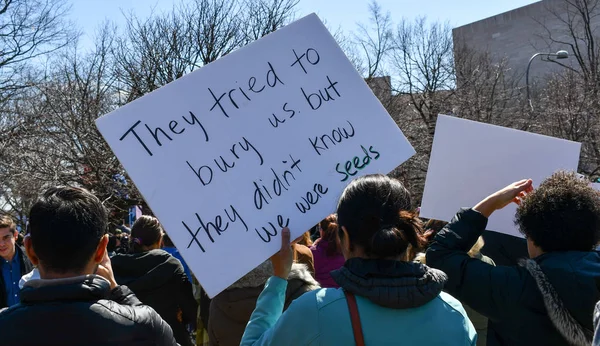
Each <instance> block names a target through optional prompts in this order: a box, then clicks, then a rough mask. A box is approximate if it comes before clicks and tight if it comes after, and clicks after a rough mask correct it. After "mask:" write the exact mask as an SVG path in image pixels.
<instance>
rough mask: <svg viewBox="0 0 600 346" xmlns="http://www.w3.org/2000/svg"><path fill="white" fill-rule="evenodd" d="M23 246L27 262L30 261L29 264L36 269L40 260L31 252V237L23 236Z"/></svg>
mask: <svg viewBox="0 0 600 346" xmlns="http://www.w3.org/2000/svg"><path fill="white" fill-rule="evenodd" d="M24 245H25V253H26V254H27V257H28V258H29V261H31V264H33V265H34V266H36V267H37V266H38V265H39V263H40V259H39V258H38V257H37V255H36V254H35V251H34V250H33V245H32V243H31V237H30V236H29V235H26V236H25V239H24Z"/></svg>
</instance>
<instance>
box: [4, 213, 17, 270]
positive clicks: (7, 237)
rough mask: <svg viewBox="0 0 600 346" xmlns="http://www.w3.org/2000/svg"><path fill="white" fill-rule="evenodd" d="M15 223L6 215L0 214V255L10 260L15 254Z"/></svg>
mask: <svg viewBox="0 0 600 346" xmlns="http://www.w3.org/2000/svg"><path fill="white" fill-rule="evenodd" d="M18 235H19V233H18V232H17V225H16V224H15V222H14V221H13V218H12V217H10V216H8V215H0V257H2V258H4V259H5V260H7V261H11V260H12V258H13V256H14V255H15V251H16V249H15V246H16V245H15V244H16V242H17V237H18Z"/></svg>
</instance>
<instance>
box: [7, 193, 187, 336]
mask: <svg viewBox="0 0 600 346" xmlns="http://www.w3.org/2000/svg"><path fill="white" fill-rule="evenodd" d="M107 221H108V220H107V214H106V210H105V209H104V207H103V206H102V203H101V202H100V200H99V199H98V198H96V197H95V196H94V195H92V194H91V193H89V192H88V191H86V190H84V189H80V188H73V187H55V188H51V189H49V190H48V191H46V193H45V194H44V195H43V196H42V198H40V200H38V201H37V202H36V203H35V204H34V206H33V207H32V208H31V213H30V220H29V222H30V224H29V234H28V235H27V237H25V249H26V252H27V255H28V256H29V258H30V260H31V262H32V263H33V264H34V265H36V266H37V267H38V270H39V273H40V277H41V279H39V280H31V281H28V282H27V283H26V284H25V286H24V287H23V289H22V291H21V303H20V304H17V305H15V306H12V307H10V308H7V309H4V310H1V311H0V335H1V338H2V345H6V346H10V345H131V344H135V345H176V342H175V340H174V339H173V332H172V331H171V328H170V327H169V325H168V324H167V323H165V322H164V321H163V320H162V318H161V317H160V316H159V315H158V314H157V313H156V312H155V311H154V310H153V309H152V308H150V307H148V306H146V305H142V303H141V302H140V301H139V300H138V299H137V298H136V296H135V295H134V294H133V293H132V292H131V291H130V290H129V289H128V288H127V287H125V286H118V285H117V283H116V282H115V278H114V275H113V272H112V268H111V264H110V259H109V258H108V253H107V251H106V244H107V243H108V235H107V234H106V230H107Z"/></svg>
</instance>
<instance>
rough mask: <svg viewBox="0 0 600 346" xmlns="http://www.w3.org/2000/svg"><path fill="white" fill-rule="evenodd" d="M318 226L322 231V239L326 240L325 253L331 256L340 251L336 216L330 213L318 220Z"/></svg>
mask: <svg viewBox="0 0 600 346" xmlns="http://www.w3.org/2000/svg"><path fill="white" fill-rule="evenodd" d="M319 227H320V228H321V230H322V231H323V238H322V239H323V240H325V241H326V242H327V250H326V251H325V255H327V256H329V257H333V256H336V255H339V254H341V253H342V251H341V249H340V241H339V238H338V234H337V233H338V224H337V216H336V215H335V214H331V215H329V216H327V217H326V218H324V219H323V220H321V222H319Z"/></svg>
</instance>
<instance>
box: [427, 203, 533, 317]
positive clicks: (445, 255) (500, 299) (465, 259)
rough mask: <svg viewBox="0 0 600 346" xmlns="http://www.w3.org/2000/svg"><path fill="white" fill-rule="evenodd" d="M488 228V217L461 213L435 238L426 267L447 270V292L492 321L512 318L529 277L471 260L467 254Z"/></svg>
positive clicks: (509, 268)
mask: <svg viewBox="0 0 600 346" xmlns="http://www.w3.org/2000/svg"><path fill="white" fill-rule="evenodd" d="M486 225H487V218H486V217H484V216H483V215H481V214H480V213H479V212H477V211H475V210H472V209H463V210H461V211H460V212H459V213H458V214H457V215H456V216H455V217H454V218H453V219H452V221H450V223H449V224H448V225H447V226H446V227H444V229H443V230H442V231H440V232H439V233H438V234H437V235H436V237H435V238H434V241H433V243H432V245H431V247H430V248H429V249H428V250H427V255H426V256H427V265H429V266H431V267H433V268H437V269H440V270H442V271H444V272H445V273H446V274H447V275H448V282H447V283H446V285H445V286H444V290H445V291H447V292H448V293H450V294H451V295H453V296H454V297H456V298H457V299H459V300H460V301H461V302H463V303H464V304H467V305H468V306H470V307H471V308H473V309H474V310H475V311H477V312H479V313H481V314H483V315H485V316H486V317H488V318H490V319H492V320H496V319H503V318H512V317H511V316H510V315H511V314H512V313H513V312H514V308H515V307H516V305H518V304H519V298H520V297H521V295H522V292H523V286H524V282H525V276H526V275H527V274H526V271H525V270H520V268H518V267H516V266H514V267H507V266H498V267H495V266H493V265H490V264H488V263H485V262H483V261H480V260H478V259H474V258H471V257H469V255H468V254H467V252H468V251H469V250H470V249H471V247H472V246H473V245H474V244H475V242H476V241H477V239H478V238H479V236H480V235H481V234H482V233H483V231H484V230H485V227H486ZM513 317H514V316H513Z"/></svg>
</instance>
